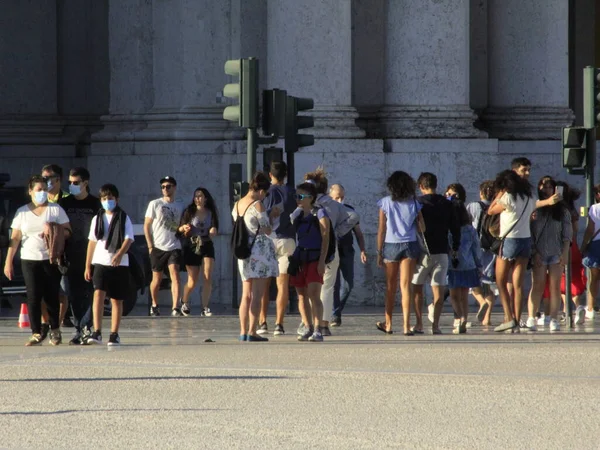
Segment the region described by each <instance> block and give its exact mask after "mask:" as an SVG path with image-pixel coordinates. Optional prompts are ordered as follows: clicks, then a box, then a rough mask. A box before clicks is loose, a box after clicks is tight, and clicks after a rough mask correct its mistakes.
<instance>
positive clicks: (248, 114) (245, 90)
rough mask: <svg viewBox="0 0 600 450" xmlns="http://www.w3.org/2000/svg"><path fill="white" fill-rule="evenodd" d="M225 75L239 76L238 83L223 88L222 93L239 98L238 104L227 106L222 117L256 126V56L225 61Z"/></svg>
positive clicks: (247, 126) (245, 124) (245, 126)
mask: <svg viewBox="0 0 600 450" xmlns="http://www.w3.org/2000/svg"><path fill="white" fill-rule="evenodd" d="M225 73H226V74H227V75H232V76H237V77H239V79H240V80H239V83H230V84H227V85H225V87H224V88H223V95H224V96H225V97H229V98H237V99H239V102H240V103H239V105H235V106H233V105H232V106H228V107H226V108H225V110H224V111H223V119H225V120H229V121H231V122H238V124H239V126H240V127H244V128H256V127H257V126H258V60H257V59H256V58H245V59H232V60H229V61H227V62H226V63H225Z"/></svg>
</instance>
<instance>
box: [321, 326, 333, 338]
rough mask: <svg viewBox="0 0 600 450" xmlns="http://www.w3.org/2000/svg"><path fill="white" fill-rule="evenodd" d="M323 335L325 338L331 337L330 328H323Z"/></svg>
mask: <svg viewBox="0 0 600 450" xmlns="http://www.w3.org/2000/svg"><path fill="white" fill-rule="evenodd" d="M321 334H322V335H323V336H331V331H329V327H321Z"/></svg>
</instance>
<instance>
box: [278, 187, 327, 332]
mask: <svg viewBox="0 0 600 450" xmlns="http://www.w3.org/2000/svg"><path fill="white" fill-rule="evenodd" d="M316 199H317V189H316V187H315V185H314V184H313V183H309V182H304V183H302V184H300V185H299V186H298V187H297V188H296V203H297V205H298V209H297V210H296V211H295V213H294V226H295V228H296V250H295V251H294V255H293V257H292V258H291V260H290V266H289V267H288V273H289V274H290V275H291V277H290V285H291V286H294V287H295V288H296V291H297V292H298V304H299V306H300V305H302V306H301V307H300V308H299V310H300V313H301V315H302V323H304V324H306V331H305V332H304V333H303V334H302V335H299V336H298V340H299V341H311V342H323V334H322V332H321V329H322V328H321V322H322V320H323V302H322V301H321V287H322V286H323V276H324V274H325V265H326V264H328V263H330V262H331V261H332V260H333V258H334V256H335V250H336V240H335V236H334V234H333V229H332V226H331V220H330V219H329V216H328V215H327V212H326V211H325V209H324V208H321V207H318V206H316V205H315V202H316ZM311 323H312V325H311Z"/></svg>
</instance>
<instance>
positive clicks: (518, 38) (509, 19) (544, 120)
mask: <svg viewBox="0 0 600 450" xmlns="http://www.w3.org/2000/svg"><path fill="white" fill-rule="evenodd" d="M488 14H489V15H488V24H489V25H488V26H489V54H488V55H489V56H488V58H489V71H488V74H489V75H488V77H489V107H488V108H487V109H486V111H485V112H484V114H483V123H484V125H485V127H486V129H487V130H488V132H489V133H490V136H492V137H497V138H499V139H560V136H561V134H560V129H561V128H562V127H565V126H569V125H570V124H571V123H572V121H573V119H574V116H573V112H572V111H571V110H570V109H569V60H568V50H569V48H568V38H569V24H568V20H569V19H568V17H569V2H567V1H564V0H544V1H543V2H540V1H537V0H489V3H488Z"/></svg>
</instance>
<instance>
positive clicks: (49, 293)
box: [21, 259, 61, 334]
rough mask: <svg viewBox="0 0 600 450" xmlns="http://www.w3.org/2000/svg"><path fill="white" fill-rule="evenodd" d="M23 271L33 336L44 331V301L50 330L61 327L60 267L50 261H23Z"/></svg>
mask: <svg viewBox="0 0 600 450" xmlns="http://www.w3.org/2000/svg"><path fill="white" fill-rule="evenodd" d="M21 270H22V271H23V278H24V279H25V288H26V289H27V307H28V309H29V322H30V323H31V331H32V333H33V334H39V333H41V331H42V300H43V301H44V302H45V303H46V307H47V308H48V314H49V315H50V328H51V329H53V330H56V329H57V328H59V327H60V323H59V312H60V300H59V298H58V292H59V290H60V278H61V274H60V272H59V270H58V266H56V265H52V264H50V261H48V260H45V261H33V260H27V259H24V260H21Z"/></svg>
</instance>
